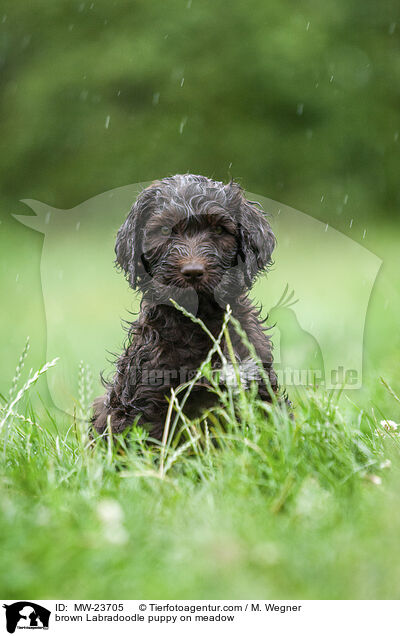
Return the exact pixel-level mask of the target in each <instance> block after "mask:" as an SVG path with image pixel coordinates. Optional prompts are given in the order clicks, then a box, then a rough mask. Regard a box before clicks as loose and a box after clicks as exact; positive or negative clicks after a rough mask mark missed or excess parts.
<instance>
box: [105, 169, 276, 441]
mask: <svg viewBox="0 0 400 636" xmlns="http://www.w3.org/2000/svg"><path fill="white" fill-rule="evenodd" d="M166 227H168V228H170V229H171V233H170V235H168V236H163V235H162V232H163V231H165V228H166ZM221 228H222V229H221ZM274 246H275V237H274V235H273V232H272V230H271V227H270V225H269V223H268V221H267V219H266V218H265V216H264V214H263V213H262V210H261V209H260V207H259V206H258V204H255V203H252V202H250V201H248V200H247V199H246V198H245V196H244V194H243V192H242V190H241V188H240V186H239V185H238V184H236V183H234V182H230V183H228V184H226V185H224V184H223V183H221V182H218V181H213V180H211V179H207V178H206V177H202V176H197V175H176V176H174V177H168V178H165V179H162V180H160V181H156V182H154V183H153V184H152V185H151V186H149V187H148V188H146V189H145V190H143V191H142V192H141V194H140V195H139V197H138V199H137V201H136V202H135V204H134V205H133V207H132V209H131V211H130V213H129V215H128V217H127V219H126V221H125V222H124V224H123V225H122V226H121V228H120V230H119V232H118V235H117V241H116V247H115V251H116V263H117V265H118V267H119V268H121V269H122V270H123V271H124V273H125V275H126V277H127V279H128V282H129V284H130V286H131V287H132V288H133V289H139V290H140V291H141V292H142V301H141V310H140V314H139V318H138V320H136V321H135V322H133V323H132V324H131V325H130V326H129V334H128V340H127V345H126V349H125V351H124V352H123V354H122V355H121V356H120V357H119V359H118V360H117V363H116V373H115V376H114V378H113V380H112V381H111V382H109V383H106V389H107V391H106V394H105V395H104V396H102V397H100V398H97V400H96V401H95V403H94V413H93V418H92V425H93V427H94V428H95V430H96V431H97V432H98V433H102V432H103V431H104V430H105V429H106V427H107V421H108V418H109V417H110V423H111V429H112V431H113V432H114V433H120V432H122V431H123V430H124V429H126V428H127V427H129V426H131V425H132V423H133V422H134V420H135V418H136V417H139V423H140V425H142V426H143V427H144V428H146V429H147V430H148V431H149V434H150V436H151V437H153V438H155V439H161V437H162V434H163V429H164V421H165V416H166V413H167V408H168V402H167V398H168V397H169V395H170V389H171V387H175V388H176V387H177V386H178V385H179V384H181V383H182V381H187V378H188V377H190V376H189V375H188V374H189V373H192V374H194V373H195V371H196V370H197V369H198V367H199V366H200V364H201V363H202V362H203V360H204V359H205V358H206V356H207V353H208V351H209V349H210V348H211V344H212V343H211V340H210V339H209V337H208V336H207V335H206V334H205V332H204V331H203V329H202V328H201V327H200V326H199V325H197V324H195V323H193V322H192V321H191V320H190V319H189V318H187V317H185V316H184V315H183V314H182V313H181V312H180V311H179V310H177V309H176V308H175V307H173V306H172V305H171V303H170V301H169V298H171V297H172V298H174V299H175V300H176V301H177V302H178V303H179V304H181V305H183V306H185V307H186V308H187V309H188V310H189V311H191V312H192V313H194V314H195V315H197V316H198V317H199V318H201V319H202V320H203V322H204V323H205V324H206V326H207V327H208V329H209V330H210V331H211V333H212V334H213V335H214V336H217V335H218V333H219V332H220V330H221V325H222V321H223V317H224V312H225V307H226V305H227V304H228V303H229V304H230V306H231V308H232V313H233V315H234V316H235V317H236V318H237V320H238V321H239V322H240V324H241V326H242V328H243V329H244V331H245V332H246V334H247V337H248V339H249V340H250V342H251V343H252V344H253V345H254V347H255V349H256V351H257V354H258V356H259V358H260V359H261V360H262V362H263V366H264V369H265V371H266V373H267V375H268V377H269V379H270V384H271V389H272V391H273V392H275V393H276V392H277V391H278V383H277V378H276V374H275V372H274V370H273V366H272V362H273V358H272V350H271V349H272V347H271V343H270V340H269V337H268V335H267V334H266V332H265V328H264V327H263V325H262V322H261V320H260V318H259V312H258V310H257V309H256V308H255V307H254V306H253V305H252V303H251V301H250V300H249V298H248V296H247V294H248V292H249V290H250V288H251V285H252V283H253V281H254V279H255V277H256V276H257V275H258V274H259V273H260V272H262V271H265V270H266V269H267V268H268V266H269V265H270V264H271V262H272V260H271V258H272V252H273V249H274ZM194 261H195V262H196V263H200V264H201V266H202V267H203V268H204V274H203V277H202V278H201V280H200V281H199V282H197V281H192V282H191V283H188V281H187V280H186V279H185V277H184V276H183V275H182V271H181V270H182V267H183V265H185V264H187V263H192V262H194ZM229 331H230V335H231V339H232V344H233V348H234V351H235V354H236V357H237V358H238V360H239V361H246V360H247V359H248V358H249V352H248V350H247V348H246V347H245V346H244V345H243V343H242V342H241V341H240V338H239V337H238V335H237V334H236V332H235V330H234V329H232V328H231V327H230V329H229ZM223 348H226V345H225V344H224V343H223ZM227 357H228V358H229V356H227ZM213 364H214V365H215V366H219V364H220V361H219V358H218V356H215V359H213ZM151 374H153V376H152V377H153V378H155V379H156V382H149V381H148V379H149V376H151ZM157 374H160V376H159V380H157V377H158V376H157ZM259 393H260V396H261V397H262V398H263V399H265V400H268V401H270V400H271V396H270V393H269V391H268V390H267V388H266V387H265V386H264V383H263V382H262V381H261V380H260V383H259ZM211 402H212V399H211V395H210V393H208V392H207V391H206V390H205V389H204V388H196V387H195V389H194V391H193V394H192V396H191V401H190V405H189V415H195V414H196V412H198V411H199V410H200V409H201V408H205V407H207V406H209V405H210V403H211Z"/></svg>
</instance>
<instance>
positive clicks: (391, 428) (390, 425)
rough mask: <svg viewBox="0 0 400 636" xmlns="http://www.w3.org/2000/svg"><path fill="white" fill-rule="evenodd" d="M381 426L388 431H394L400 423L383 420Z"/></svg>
mask: <svg viewBox="0 0 400 636" xmlns="http://www.w3.org/2000/svg"><path fill="white" fill-rule="evenodd" d="M381 426H382V428H384V429H385V430H386V431H388V433H393V432H394V431H397V429H398V428H399V425H398V424H396V422H393V420H381Z"/></svg>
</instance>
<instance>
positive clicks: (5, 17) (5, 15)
mask: <svg viewBox="0 0 400 636" xmlns="http://www.w3.org/2000/svg"><path fill="white" fill-rule="evenodd" d="M6 20H7V14H6V13H5V14H4V15H3V18H2V20H1V21H2V23H3V24H4V22H5V21H6Z"/></svg>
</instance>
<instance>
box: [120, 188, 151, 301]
mask: <svg viewBox="0 0 400 636" xmlns="http://www.w3.org/2000/svg"><path fill="white" fill-rule="evenodd" d="M153 198H154V188H152V186H149V187H148V188H146V189H145V190H143V191H142V192H141V193H140V194H139V196H138V198H137V200H136V202H135V203H134V204H133V206H132V208H131V211H130V212H129V214H128V216H127V218H126V221H125V223H123V224H122V225H121V227H120V228H119V230H118V234H117V240H116V243H115V254H116V259H115V262H116V264H117V265H118V267H120V268H121V269H122V270H123V271H124V272H125V274H126V276H127V278H128V281H129V284H130V285H131V287H132V288H133V289H136V286H137V279H138V276H139V275H140V272H141V271H142V269H143V264H142V258H141V257H142V236H141V234H142V232H141V230H142V228H143V224H144V217H145V215H146V212H147V211H148V210H149V209H150V207H151V203H152V201H153Z"/></svg>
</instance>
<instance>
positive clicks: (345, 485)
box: [0, 229, 400, 599]
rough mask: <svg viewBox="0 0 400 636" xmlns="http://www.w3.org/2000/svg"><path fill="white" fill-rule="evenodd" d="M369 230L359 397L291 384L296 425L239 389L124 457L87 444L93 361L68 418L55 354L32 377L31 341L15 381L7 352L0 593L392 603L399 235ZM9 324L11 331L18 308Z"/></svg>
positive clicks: (107, 446) (80, 378)
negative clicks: (377, 264)
mask: <svg viewBox="0 0 400 636" xmlns="http://www.w3.org/2000/svg"><path fill="white" fill-rule="evenodd" d="M371 234H372V235H373V236H374V240H375V241H376V247H377V253H379V249H380V248H382V247H383V246H384V248H385V255H386V261H384V266H383V267H382V270H381V272H380V274H379V277H378V279H377V282H376V285H375V288H374V291H373V294H372V297H371V301H370V306H369V310H368V315H367V321H366V329H365V341H364V353H365V356H364V386H363V389H362V390H358V391H345V392H341V391H336V392H331V391H327V390H324V389H322V388H317V389H313V388H309V389H306V390H304V389H299V390H297V389H296V390H295V389H291V390H289V394H290V398H291V400H292V402H293V408H294V419H291V418H290V417H288V415H287V414H286V413H285V412H283V411H282V410H281V409H279V408H278V407H276V406H272V407H268V406H266V405H265V404H262V403H260V402H259V401H258V399H257V398H256V396H255V395H254V393H252V392H248V391H242V390H240V389H235V390H234V389H233V388H232V389H231V390H230V391H228V392H227V393H223V394H222V395H221V400H222V403H223V408H221V409H220V410H217V411H216V412H214V413H209V414H208V416H207V425H206V426H205V427H204V426H200V422H199V421H194V422H189V421H188V420H187V419H186V418H185V416H184V415H182V413H181V412H180V411H179V407H177V404H179V401H180V400H181V398H182V395H181V394H180V395H177V396H175V397H176V399H175V400H172V401H171V411H170V419H169V425H168V426H169V429H168V430H169V431H171V430H172V427H173V424H174V422H175V425H176V427H177V428H176V430H177V431H180V432H181V433H180V442H181V444H180V445H176V444H175V442H173V441H171V438H170V436H168V435H167V436H166V438H165V440H164V441H165V443H164V444H161V445H158V446H154V445H148V444H147V443H146V441H145V437H146V436H145V434H144V433H143V431H142V430H141V429H140V428H135V429H134V431H133V433H132V436H131V440H130V443H129V445H128V444H127V440H125V439H124V437H121V438H120V439H119V440H118V443H116V444H112V443H111V442H108V443H104V442H100V443H96V444H93V442H91V441H90V439H89V437H88V432H87V424H86V422H85V418H86V417H87V415H88V413H89V410H90V401H91V399H92V398H93V391H94V390H97V387H96V388H94V387H93V378H92V377H91V376H90V377H89V375H88V373H87V369H86V367H85V365H83V366H82V367H81V369H80V370H79V371H78V373H77V377H76V385H77V392H76V396H75V399H74V413H75V416H74V417H71V416H67V415H66V414H63V413H62V412H60V411H59V410H57V409H55V408H54V406H53V404H52V401H51V399H50V398H49V395H48V392H47V388H46V383H44V382H43V379H44V378H45V377H46V376H47V377H48V378H50V377H51V375H52V374H53V375H56V373H57V365H58V364H60V360H59V361H57V362H54V366H52V361H50V360H47V362H46V364H43V363H42V364H41V365H37V369H36V368H35V369H34V370H32V369H31V371H29V369H30V367H31V366H32V364H31V363H32V358H33V357H34V354H33V353H32V351H30V350H29V347H30V345H28V346H26V347H25V349H24V351H23V353H22V354H21V356H20V358H19V362H18V368H17V370H16V372H15V373H14V372H13V370H12V364H11V362H12V360H13V358H14V360H15V361H17V360H18V355H17V353H16V351H14V352H13V355H8V356H7V359H6V363H4V360H5V358H4V359H3V365H2V386H1V411H0V421H1V425H0V426H1V477H0V490H1V493H0V515H1V524H0V534H1V543H2V551H1V556H0V564H1V567H0V588H1V595H2V597H3V598H23V597H26V598H36V599H45V598H76V597H77V598H97V599H109V598H118V599H120V598H122V599H124V598H281V599H294V598H396V597H398V596H399V593H400V588H399V580H400V577H399V574H400V559H399V557H398V533H399V530H400V506H399V503H400V502H399V490H398V480H399V469H400V456H399V450H400V434H399V433H400V428H399V429H397V428H396V423H398V422H399V421H400V417H399V414H400V408H399V406H400V405H399V402H400V395H399V391H398V389H397V388H396V387H398V383H399V367H398V353H397V352H398V346H397V347H396V346H395V345H396V343H397V345H398V340H396V338H398V333H397V332H396V325H397V324H398V315H399V314H398V312H399V311H400V302H399V295H398V292H397V291H396V289H395V280H396V276H397V271H398V270H397V268H396V263H397V264H398V252H397V237H396V235H395V234H394V232H390V231H382V230H380V231H379V230H378V229H376V230H375V232H373V231H371ZM5 283H6V281H4V285H5ZM264 284H265V285H267V283H266V282H265V283H264V282H262V285H264ZM103 291H104V290H103ZM387 299H389V301H390V302H389V303H386V311H384V310H383V307H384V306H385V301H386V300H387ZM16 302H17V298H16V296H14V303H16ZM14 307H15V304H14ZM20 309H21V311H22V307H21V308H20ZM88 311H90V307H88ZM121 313H123V312H122V308H121ZM2 321H3V322H2V336H3V337H4V336H5V333H6V331H7V329H10V330H11V329H12V316H11V314H9V316H8V317H7V315H6V314H3V316H2ZM116 327H119V325H116ZM31 344H32V345H33V346H32V349H33V350H34V348H35V343H34V342H33V343H32V341H31ZM217 345H218V343H212V342H211V341H210V346H214V347H217ZM22 347H23V343H22ZM35 371H37V373H36V375H35V373H34V372H35ZM201 373H203V374H205V375H206V376H207V374H209V369H208V367H207V365H205V366H204V368H203V369H202V370H201ZM234 401H235V402H236V403H237V407H236V409H233V407H232V403H233V402H234ZM177 409H178V410H177Z"/></svg>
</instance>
